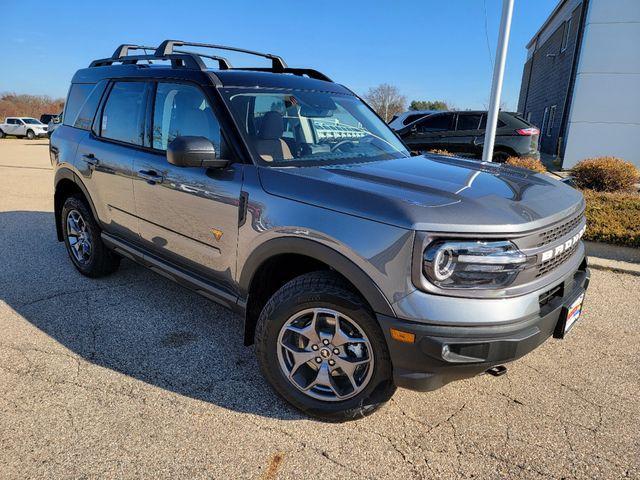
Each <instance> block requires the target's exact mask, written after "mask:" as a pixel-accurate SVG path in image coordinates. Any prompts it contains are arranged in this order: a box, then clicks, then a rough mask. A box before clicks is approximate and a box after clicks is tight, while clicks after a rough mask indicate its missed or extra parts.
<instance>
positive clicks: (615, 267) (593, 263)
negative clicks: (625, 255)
mask: <svg viewBox="0 0 640 480" xmlns="http://www.w3.org/2000/svg"><path fill="white" fill-rule="evenodd" d="M588 263H589V268H593V269H595V270H609V271H610V272H617V273H626V274H629V275H637V276H640V265H639V264H637V263H629V262H621V261H620V260H608V259H606V258H600V257H589V261H588Z"/></svg>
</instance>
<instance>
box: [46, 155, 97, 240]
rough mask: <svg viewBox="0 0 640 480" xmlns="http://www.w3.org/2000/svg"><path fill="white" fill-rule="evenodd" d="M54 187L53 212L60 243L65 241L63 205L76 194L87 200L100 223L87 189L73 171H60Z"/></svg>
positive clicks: (63, 169)
mask: <svg viewBox="0 0 640 480" xmlns="http://www.w3.org/2000/svg"><path fill="white" fill-rule="evenodd" d="M54 185H55V193H54V196H53V211H54V215H55V219H56V235H57V237H58V241H59V242H62V241H63V236H62V224H61V223H60V217H61V213H62V205H64V201H65V200H66V199H67V198H68V197H69V196H71V195H73V194H75V193H80V194H81V195H82V196H83V197H84V198H85V200H86V201H87V204H88V205H89V208H90V209H91V213H92V214H93V218H95V219H96V221H97V222H98V223H99V222H100V221H99V219H98V215H97V213H96V209H95V207H94V205H93V202H92V201H91V197H90V196H89V192H88V191H87V188H86V187H85V186H84V184H83V183H82V181H80V179H79V178H78V176H77V175H76V174H75V173H74V172H73V171H72V170H70V169H68V168H60V169H58V170H57V171H56V174H55V179H54Z"/></svg>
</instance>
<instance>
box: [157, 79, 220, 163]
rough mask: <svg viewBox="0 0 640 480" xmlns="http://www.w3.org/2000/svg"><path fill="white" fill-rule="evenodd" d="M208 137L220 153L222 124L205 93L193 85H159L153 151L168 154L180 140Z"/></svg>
mask: <svg viewBox="0 0 640 480" xmlns="http://www.w3.org/2000/svg"><path fill="white" fill-rule="evenodd" d="M186 135H188V136H195V137H206V138H208V139H209V140H211V142H212V143H213V144H214V146H215V148H216V152H218V153H220V124H219V123H218V120H217V119H216V117H215V115H214V114H213V111H212V110H211V107H210V106H209V102H207V100H206V98H205V97H204V94H203V93H202V91H201V90H200V89H199V88H197V87H195V86H192V85H184V84H180V83H160V84H158V90H157V91H156V101H155V109H154V112H153V148H157V149H158V150H166V149H167V145H169V144H170V143H171V142H172V141H173V140H174V139H175V138H176V137H179V136H186Z"/></svg>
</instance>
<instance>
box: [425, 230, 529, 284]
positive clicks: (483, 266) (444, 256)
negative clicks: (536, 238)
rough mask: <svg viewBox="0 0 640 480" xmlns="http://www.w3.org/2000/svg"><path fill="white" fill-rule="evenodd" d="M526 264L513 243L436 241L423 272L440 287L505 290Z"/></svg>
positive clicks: (427, 257) (427, 254)
mask: <svg viewBox="0 0 640 480" xmlns="http://www.w3.org/2000/svg"><path fill="white" fill-rule="evenodd" d="M526 263H527V257H526V255H525V254H524V253H522V252H521V251H519V250H518V248H517V247H516V246H515V245H514V244H513V243H511V242H504V241H500V242H457V241H454V242H448V241H436V242H434V243H432V244H431V245H429V247H427V249H426V250H425V252H424V256H423V262H422V271H423V273H424V275H425V276H426V277H427V278H428V279H429V281H430V282H431V283H433V284H434V285H436V286H437V287H440V288H476V289H491V288H502V287H506V286H508V285H509V284H511V282H513V280H514V279H515V278H516V276H517V275H518V273H519V272H520V271H521V270H523V269H524V268H525V266H526Z"/></svg>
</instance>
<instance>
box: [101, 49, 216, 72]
mask: <svg viewBox="0 0 640 480" xmlns="http://www.w3.org/2000/svg"><path fill="white" fill-rule="evenodd" d="M152 60H168V61H170V62H171V67H172V68H191V69H195V70H203V71H204V70H206V69H207V66H206V65H205V64H204V62H203V61H202V59H200V57H199V56H198V55H193V54H186V53H174V54H171V55H164V56H157V55H127V56H124V57H119V58H113V57H109V58H101V59H98V60H94V61H93V62H91V64H89V68H92V67H106V66H109V65H113V64H114V63H122V64H123V65H127V64H128V65H135V64H137V63H138V62H140V61H152Z"/></svg>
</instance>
